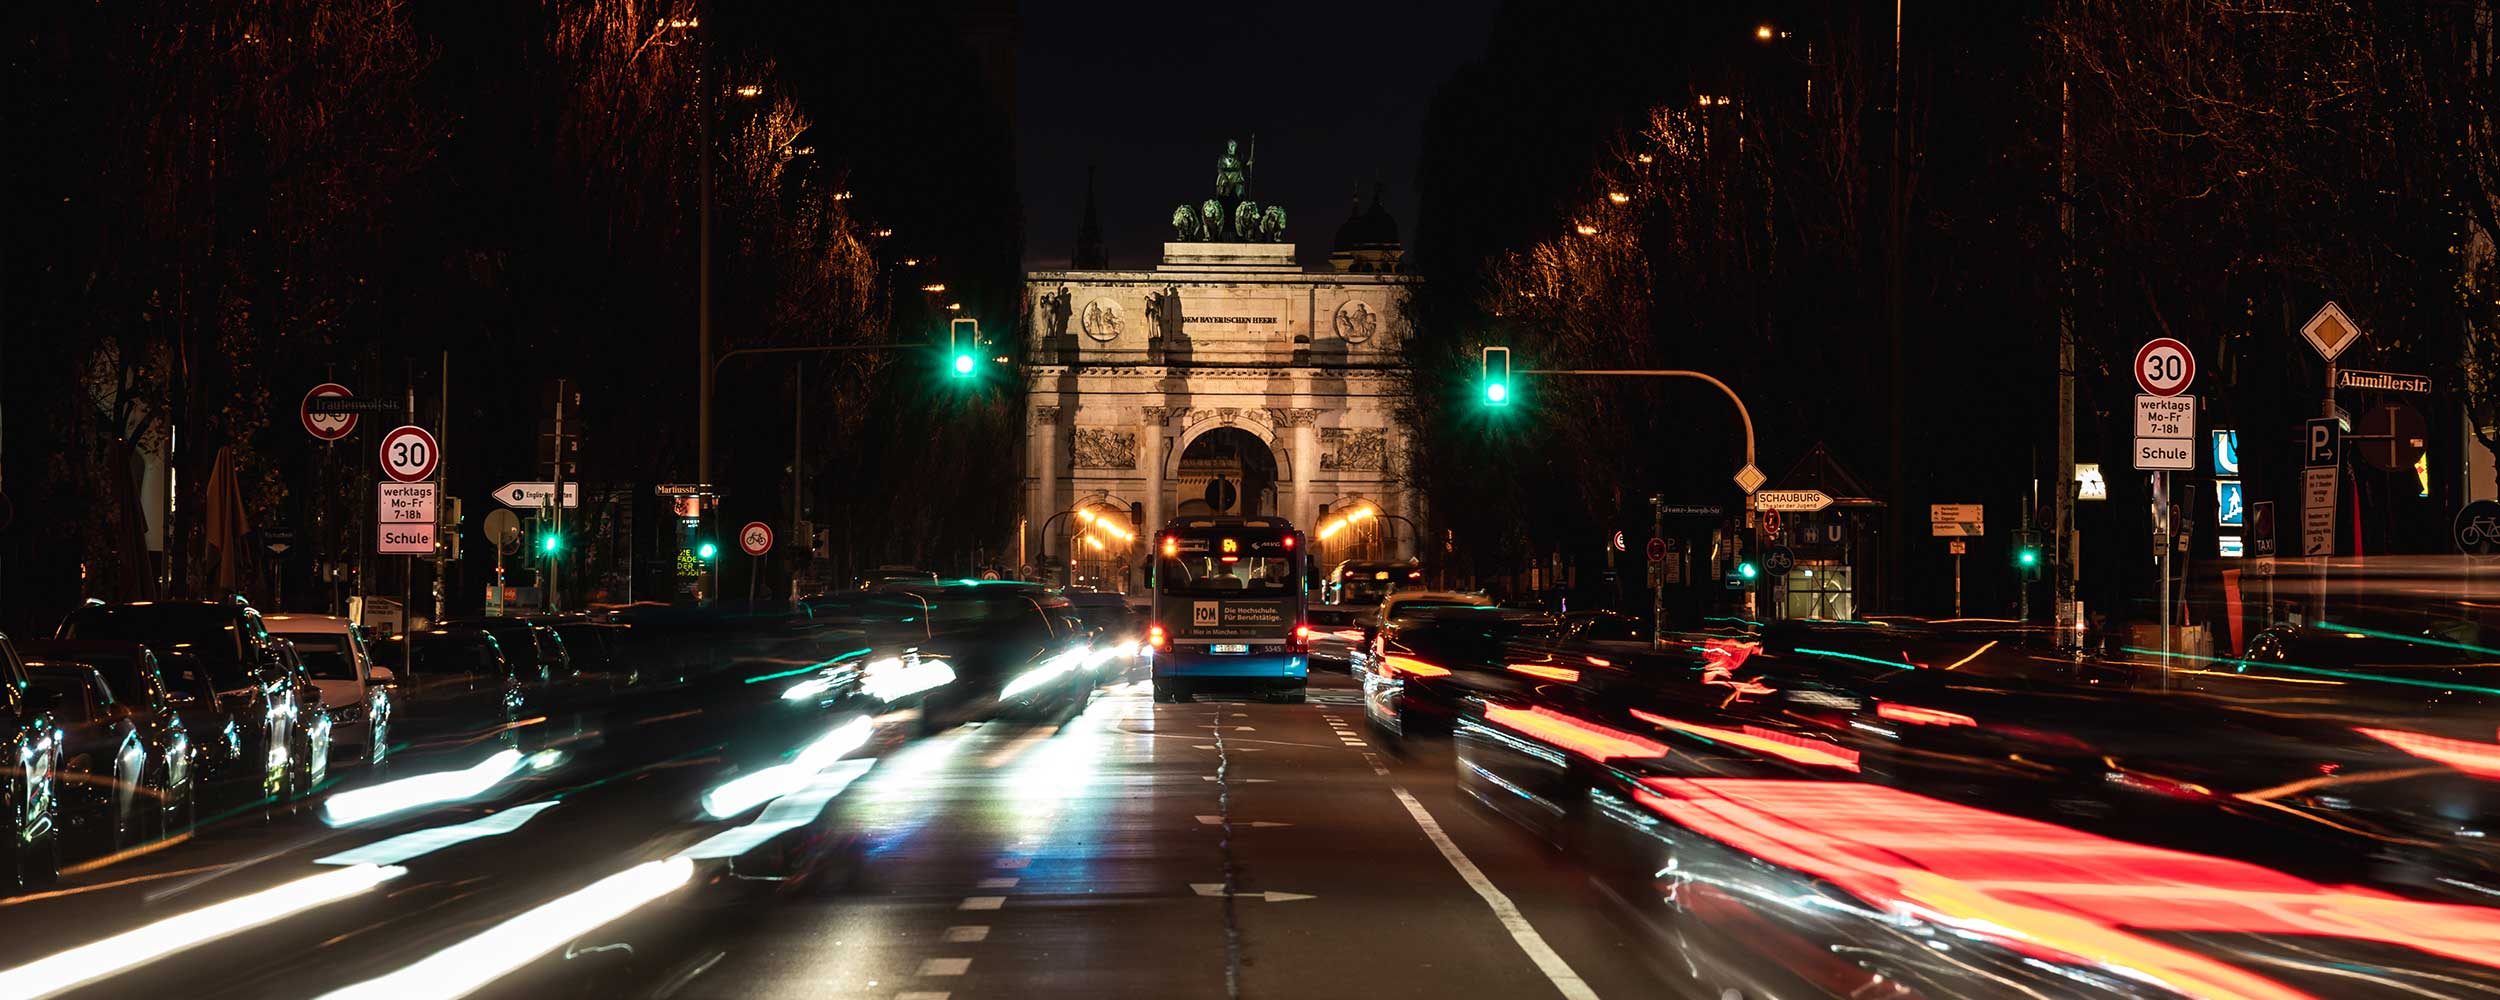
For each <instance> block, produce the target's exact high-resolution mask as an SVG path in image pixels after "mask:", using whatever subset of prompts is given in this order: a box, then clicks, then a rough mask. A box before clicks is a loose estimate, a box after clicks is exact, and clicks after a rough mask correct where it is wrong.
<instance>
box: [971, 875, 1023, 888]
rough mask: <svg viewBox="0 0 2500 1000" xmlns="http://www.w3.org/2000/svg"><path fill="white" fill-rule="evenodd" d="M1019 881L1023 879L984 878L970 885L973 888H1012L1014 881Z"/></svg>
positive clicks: (1014, 884) (1014, 885)
mask: <svg viewBox="0 0 2500 1000" xmlns="http://www.w3.org/2000/svg"><path fill="white" fill-rule="evenodd" d="M1021 881H1023V879H1014V878H985V879H982V880H981V881H978V882H975V883H973V884H972V887H973V888H975V889H1013V888H1015V887H1016V883H1018V882H1021Z"/></svg>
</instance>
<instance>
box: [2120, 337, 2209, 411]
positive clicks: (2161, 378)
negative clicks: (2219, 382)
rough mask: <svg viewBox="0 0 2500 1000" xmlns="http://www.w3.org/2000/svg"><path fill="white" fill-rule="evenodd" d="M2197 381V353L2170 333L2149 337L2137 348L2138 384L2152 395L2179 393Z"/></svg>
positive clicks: (2136, 370)
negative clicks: (2164, 335) (2190, 350)
mask: <svg viewBox="0 0 2500 1000" xmlns="http://www.w3.org/2000/svg"><path fill="white" fill-rule="evenodd" d="M2195 381H2196V355H2193V354H2190V353H2188V349H2187V345H2186V344H2182V343H2180V342H2178V341H2176V340H2172V339H2170V338H2168V337H2155V338H2153V339H2151V340H2148V341H2145V342H2144V346H2143V347H2140V348H2137V349H2136V352H2135V384H2136V385H2138V386H2140V387H2142V388H2143V389H2144V392H2145V394H2146V395H2148V396H2176V395H2178V394H2180V393H2182V392H2186V391H2187V387H2188V386H2189V385H2191V384H2193V383H2194V382H2195Z"/></svg>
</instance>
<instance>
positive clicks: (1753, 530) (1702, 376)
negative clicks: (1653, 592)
mask: <svg viewBox="0 0 2500 1000" xmlns="http://www.w3.org/2000/svg"><path fill="white" fill-rule="evenodd" d="M1519 374H1522V375H1581V376H1588V377H1594V378H1688V379H1695V380H1698V381H1702V382H1708V383H1710V385H1711V387H1712V388H1715V389H1717V390H1719V391H1720V392H1721V393H1723V394H1725V395H1726V396H1727V401H1728V402H1730V403H1734V404H1736V419H1737V420H1738V421H1740V422H1742V423H1743V424H1744V425H1745V466H1744V468H1745V469H1747V470H1751V471H1752V472H1753V474H1754V475H1756V476H1759V475H1761V474H1762V473H1761V469H1759V468H1757V467H1756V466H1755V465H1754V449H1753V445H1754V436H1753V411H1752V410H1748V409H1746V408H1745V400H1744V397H1741V396H1738V395H1737V394H1736V390H1734V389H1731V388H1728V384H1727V383H1725V382H1721V381H1719V380H1718V378H1717V377H1716V376H1713V375H1710V374H1708V373H1706V372H1697V371H1692V370H1689V369H1683V368H1527V369H1522V370H1520V372H1519ZM1737 474H1738V475H1739V476H1742V475H1744V472H1743V471H1739V472H1738V473H1737ZM1736 485H1737V486H1738V487H1739V488H1741V489H1743V490H1744V491H1745V534H1746V535H1747V536H1748V543H1749V544H1750V546H1751V547H1752V549H1753V550H1757V551H1758V550H1760V549H1761V548H1762V539H1761V538H1760V537H1759V535H1760V533H1761V522H1760V520H1759V518H1758V516H1757V515H1756V512H1755V510H1754V505H1753V491H1754V486H1747V485H1745V483H1744V482H1743V481H1741V480H1740V481H1739V482H1738V483H1737V484H1736ZM1754 485H1755V486H1759V485H1761V484H1760V483H1756V484H1754ZM1653 589H1654V588H1653ZM1758 597H1759V591H1758V590H1757V588H1754V587H1747V588H1745V617H1747V618H1752V617H1754V616H1755V615H1756V614H1757V611H1756V601H1757V599H1758ZM1658 616H1659V618H1661V619H1663V618H1664V617H1665V613H1664V609H1663V606H1662V607H1661V608H1660V609H1659V611H1658ZM1658 624H1659V623H1655V622H1654V623H1653V624H1652V632H1651V636H1650V638H1651V641H1653V642H1655V641H1656V640H1657V637H1658V629H1657V626H1658Z"/></svg>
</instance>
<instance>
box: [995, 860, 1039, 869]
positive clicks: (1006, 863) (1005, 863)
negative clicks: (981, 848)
mask: <svg viewBox="0 0 2500 1000" xmlns="http://www.w3.org/2000/svg"><path fill="white" fill-rule="evenodd" d="M1032 863H1033V859H1032V858H1000V859H998V860H996V861H992V862H990V867H992V868H1022V867H1024V866H1026V865H1029V864H1032Z"/></svg>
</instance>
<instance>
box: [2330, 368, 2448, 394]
mask: <svg viewBox="0 0 2500 1000" xmlns="http://www.w3.org/2000/svg"><path fill="white" fill-rule="evenodd" d="M2335 387H2336V388H2338V389H2375V390H2378V391H2380V392H2410V393H2415V394H2418V395H2425V396H2427V395H2429V394H2430V391H2431V377H2430V376H2428V375H2406V374H2404V373H2402V372H2372V371H2363V370H2361V369H2359V368H2338V369H2336V370H2335Z"/></svg>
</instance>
